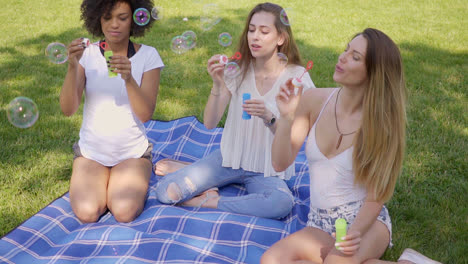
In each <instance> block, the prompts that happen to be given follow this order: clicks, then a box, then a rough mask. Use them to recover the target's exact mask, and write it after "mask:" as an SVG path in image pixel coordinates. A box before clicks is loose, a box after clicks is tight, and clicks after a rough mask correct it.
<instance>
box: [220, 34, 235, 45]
mask: <svg viewBox="0 0 468 264" xmlns="http://www.w3.org/2000/svg"><path fill="white" fill-rule="evenodd" d="M218 43H219V45H221V46H223V47H228V46H231V44H232V37H231V34H229V33H228V32H223V33H221V34H219V36H218Z"/></svg>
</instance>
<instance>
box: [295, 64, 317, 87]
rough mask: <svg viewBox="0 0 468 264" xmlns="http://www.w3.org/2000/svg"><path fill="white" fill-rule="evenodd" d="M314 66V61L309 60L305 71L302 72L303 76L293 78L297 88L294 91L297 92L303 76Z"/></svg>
mask: <svg viewBox="0 0 468 264" xmlns="http://www.w3.org/2000/svg"><path fill="white" fill-rule="evenodd" d="M312 67H314V62H313V61H309V62H307V66H306V68H305V70H304V72H303V73H302V74H301V76H300V77H299V78H294V79H293V80H292V84H293V85H294V88H295V89H294V93H297V91H296V88H297V89H299V87H301V86H302V77H303V76H304V74H305V73H306V72H308V71H309V70H310V69H312Z"/></svg>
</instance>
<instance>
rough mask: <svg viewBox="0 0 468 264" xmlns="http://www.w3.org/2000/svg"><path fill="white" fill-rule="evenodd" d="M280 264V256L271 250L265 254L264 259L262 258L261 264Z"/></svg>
mask: <svg viewBox="0 0 468 264" xmlns="http://www.w3.org/2000/svg"><path fill="white" fill-rule="evenodd" d="M277 263H279V256H278V254H277V253H276V252H275V251H273V250H271V249H269V250H267V251H265V253H263V255H262V257H261V258H260V264H277Z"/></svg>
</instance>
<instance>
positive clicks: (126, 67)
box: [109, 55, 132, 82]
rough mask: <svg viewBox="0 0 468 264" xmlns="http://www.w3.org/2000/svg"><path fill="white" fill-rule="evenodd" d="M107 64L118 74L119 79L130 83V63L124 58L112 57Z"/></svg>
mask: <svg viewBox="0 0 468 264" xmlns="http://www.w3.org/2000/svg"><path fill="white" fill-rule="evenodd" d="M109 62H110V67H111V68H112V69H114V72H115V73H120V77H122V79H123V80H124V81H126V82H127V81H130V79H131V78H132V63H131V61H130V60H129V59H128V58H127V57H126V56H120V55H114V56H112V59H111V60H110V61H109Z"/></svg>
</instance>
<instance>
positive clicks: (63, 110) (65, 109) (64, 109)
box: [61, 107, 75, 117]
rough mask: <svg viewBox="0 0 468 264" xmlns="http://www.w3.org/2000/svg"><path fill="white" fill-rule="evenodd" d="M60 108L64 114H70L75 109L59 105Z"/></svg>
mask: <svg viewBox="0 0 468 264" xmlns="http://www.w3.org/2000/svg"><path fill="white" fill-rule="evenodd" d="M61 109H62V113H63V114H64V115H65V116H67V117H68V116H72V115H73V114H74V113H75V111H74V110H73V109H70V108H64V107H61Z"/></svg>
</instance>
